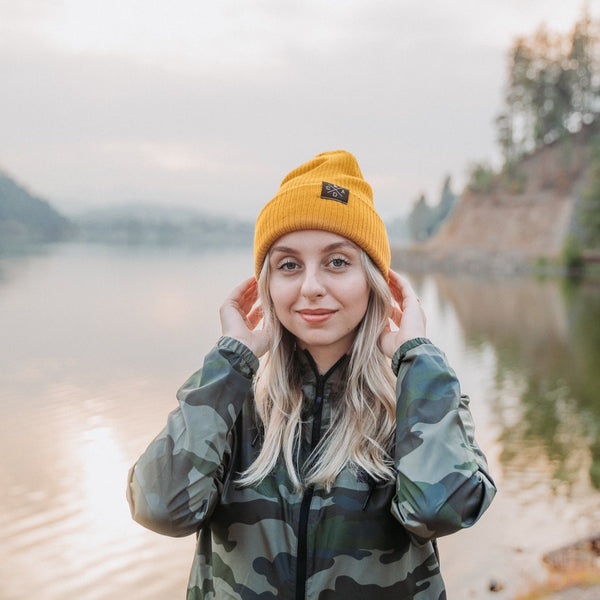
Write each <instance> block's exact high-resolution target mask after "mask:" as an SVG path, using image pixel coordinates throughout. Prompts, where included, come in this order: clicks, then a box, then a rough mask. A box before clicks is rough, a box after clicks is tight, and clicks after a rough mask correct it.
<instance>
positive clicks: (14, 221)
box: [0, 172, 73, 243]
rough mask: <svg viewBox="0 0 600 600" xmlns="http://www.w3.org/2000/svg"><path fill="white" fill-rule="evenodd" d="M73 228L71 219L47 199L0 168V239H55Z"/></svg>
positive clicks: (33, 240)
mask: <svg viewBox="0 0 600 600" xmlns="http://www.w3.org/2000/svg"><path fill="white" fill-rule="evenodd" d="M72 231H73V227H72V224H71V222H70V221H69V220H68V219H67V218H66V217H64V216H63V215H61V214H60V213H59V212H58V211H57V210H55V209H54V208H52V206H50V204H48V202H46V201H45V200H42V199H40V198H38V197H36V196H33V195H32V194H30V193H29V192H28V191H27V190H26V189H25V188H23V187H22V186H20V185H19V184H18V183H16V182H15V181H14V180H13V179H11V178H10V177H8V175H6V174H4V173H2V172H0V241H1V242H9V243H10V242H13V241H15V242H34V243H37V242H42V243H43V242H57V241H60V240H64V239H66V238H67V237H69V235H70V234H71V233H72Z"/></svg>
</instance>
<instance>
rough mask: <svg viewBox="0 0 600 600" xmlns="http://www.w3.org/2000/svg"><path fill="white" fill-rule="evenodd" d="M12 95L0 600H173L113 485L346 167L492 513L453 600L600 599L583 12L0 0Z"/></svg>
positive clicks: (353, 3)
mask: <svg viewBox="0 0 600 600" xmlns="http://www.w3.org/2000/svg"><path fill="white" fill-rule="evenodd" d="M0 77H1V81H2V83H3V88H2V94H0V455H1V456H2V459H1V460H0V489H2V490H3V493H2V494H0V598H1V599H2V600H24V599H25V598H30V597H32V596H33V597H36V598H38V597H39V598H44V599H50V600H54V599H56V600H58V599H61V600H70V599H74V598H80V597H86V598H89V599H92V600H93V599H98V600H109V599H110V600H112V599H116V598H123V597H126V598H133V599H137V598H140V599H141V598H144V599H151V600H152V599H155V600H159V599H165V598H182V597H184V595H185V586H186V580H187V575H188V570H189V567H190V565H191V560H192V555H193V551H194V539H193V538H187V539H169V538H163V537H161V536H158V535H156V534H153V533H151V532H149V531H146V530H144V529H143V528H141V527H140V526H138V525H136V524H135V523H133V522H132V521H131V519H130V517H129V510H128V507H127V504H126V501H125V484H126V478H127V471H128V469H129V467H130V466H131V464H132V463H133V462H134V461H135V459H136V458H137V456H138V455H139V454H140V453H141V452H142V451H143V450H144V448H145V447H146V445H147V444H148V443H149V442H150V440H151V439H152V438H153V437H154V436H155V435H156V434H157V433H158V432H159V431H160V429H161V428H162V426H163V425H164V423H165V421H166V417H167V414H168V413H169V412H170V411H171V410H173V409H174V408H175V406H176V403H175V392H176V390H177V388H178V387H179V386H180V385H181V384H182V383H183V381H184V380H185V379H186V378H187V377H188V376H189V375H190V374H191V373H192V372H193V371H195V370H196V369H197V368H199V367H200V366H201V364H202V359H203V356H204V355H205V353H206V352H207V351H208V350H209V349H210V348H211V347H212V345H213V344H214V343H215V342H216V340H217V339H218V337H219V324H218V315H217V311H218V307H219V305H220V304H221V302H222V300H223V298H224V297H225V295H226V294H227V293H228V292H229V291H230V289H231V288H232V287H234V286H235V285H237V283H238V282H239V281H240V280H242V279H244V278H246V277H247V276H248V275H249V274H251V272H252V235H253V223H254V219H255V217H256V215H257V214H258V211H259V210H260V208H261V207H262V206H263V205H264V204H265V203H266V202H267V201H268V200H269V199H270V198H271V197H272V196H273V195H274V194H275V192H276V190H277V188H278V186H279V183H280V181H281V179H282V178H283V177H284V176H285V175H286V174H287V172H288V171H290V170H291V169H292V168H294V167H296V166H297V165H299V164H301V163H302V162H304V161H306V160H308V159H310V158H311V157H312V156H314V155H315V154H317V153H319V152H322V151H325V150H332V149H336V148H344V149H346V150H349V151H350V152H352V153H354V154H355V156H356V157H357V159H358V161H359V163H360V165H361V169H362V171H363V174H364V176H365V178H366V179H367V180H368V181H369V182H370V183H371V184H372V187H373V190H374V196H375V205H376V208H377V209H378V211H379V212H380V214H381V215H382V217H383V219H384V221H385V223H386V226H387V228H388V233H389V236H390V240H391V242H392V247H393V265H392V266H393V267H394V268H396V269H398V270H402V271H404V272H407V273H408V274H409V276H410V278H411V280H412V281H413V283H414V285H415V287H416V288H417V289H418V292H419V295H420V296H421V297H422V298H423V302H424V305H425V308H426V311H427V314H428V327H429V335H430V337H431V338H432V340H433V341H434V342H435V343H437V344H438V345H440V346H441V347H442V348H443V349H444V350H445V351H446V353H447V354H448V356H449V358H450V361H451V363H452V364H453V366H454V367H455V369H456V371H457V372H458V374H459V377H460V379H461V383H462V386H463V390H464V391H465V392H466V393H468V394H469V395H470V396H471V399H472V410H473V414H474V417H475V421H476V426H477V438H478V441H479V442H480V445H481V446H482V447H483V448H484V450H485V452H486V454H487V456H488V458H489V461H490V464H491V469H492V474H493V475H494V477H495V479H496V481H497V483H498V487H499V490H500V491H499V494H498V496H497V499H496V500H495V502H494V504H493V506H492V508H491V509H490V510H489V512H488V513H486V515H485V516H484V518H483V519H482V520H481V521H480V523H478V524H477V526H475V527H474V528H472V529H470V530H467V531H464V532H461V533H459V534H456V535H454V536H450V537H449V538H447V539H442V540H440V549H441V560H442V572H443V574H444V576H445V579H446V580H447V585H448V597H449V598H453V599H459V598H503V599H507V600H508V599H510V600H514V599H516V598H520V599H525V598H528V597H533V594H538V596H537V597H539V594H541V593H542V591H543V590H546V591H548V590H556V589H558V588H560V587H563V586H566V585H570V584H574V583H578V584H579V583H582V582H585V583H588V584H589V583H594V582H597V581H598V580H599V579H600V577H599V576H598V570H597V566H598V555H599V554H600V551H598V548H599V547H600V526H598V523H599V522H600V121H599V120H598V116H599V114H600V0H588V1H587V2H584V1H582V2H579V1H575V2H564V1H558V0H544V1H542V0H528V1H523V0H520V1H517V0H503V1H502V2H500V0H490V1H488V2H480V1H476V0H463V1H461V2H460V3H446V2H442V1H441V0H428V1H426V2H423V1H416V0H414V1H412V0H400V1H395V2H388V1H384V0H381V1H380V0H375V1H371V2H367V1H366V0H347V1H345V2H341V1H333V0H332V1H325V0H312V1H308V2H302V3H300V2H290V3H281V2H275V1H272V0H264V1H260V2H254V3H242V2H234V1H233V0H224V1H223V2H219V3H212V4H205V3H198V2H192V1H188V0H175V1H173V2H170V3H165V2H154V1H152V2H148V1H146V2H141V1H138V0H124V1H123V0H121V1H120V2H116V1H114V0H103V1H102V2H100V1H99V0H77V1H76V0H53V1H51V2H50V1H41V0H23V1H21V2H18V3H16V2H12V1H8V0H0ZM598 594H599V596H600V592H598Z"/></svg>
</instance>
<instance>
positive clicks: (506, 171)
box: [501, 162, 527, 194]
mask: <svg viewBox="0 0 600 600" xmlns="http://www.w3.org/2000/svg"><path fill="white" fill-rule="evenodd" d="M501 175H502V183H503V185H504V187H505V188H506V189H507V190H508V191H509V192H510V193H511V194H522V193H523V192H524V191H525V187H526V186H527V174H526V173H525V171H523V170H522V169H519V167H518V165H517V164H515V163H512V162H511V163H506V164H505V165H504V167H503V168H502V173H501Z"/></svg>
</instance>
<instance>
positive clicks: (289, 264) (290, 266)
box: [277, 260, 298, 271]
mask: <svg viewBox="0 0 600 600" xmlns="http://www.w3.org/2000/svg"><path fill="white" fill-rule="evenodd" d="M297 267H298V265H297V263H295V262H294V261H292V260H285V261H283V262H281V263H279V265H278V266H277V268H278V269H279V270H280V271H293V270H294V269H296V268H297Z"/></svg>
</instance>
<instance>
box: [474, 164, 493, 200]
mask: <svg viewBox="0 0 600 600" xmlns="http://www.w3.org/2000/svg"><path fill="white" fill-rule="evenodd" d="M495 182H496V173H495V172H494V169H493V168H492V167H491V166H490V165H488V164H487V163H475V164H473V165H471V168H470V170H469V181H468V183H467V189H468V190H471V191H472V192H480V193H487V192H490V191H491V190H492V188H493V187H494V183H495Z"/></svg>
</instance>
